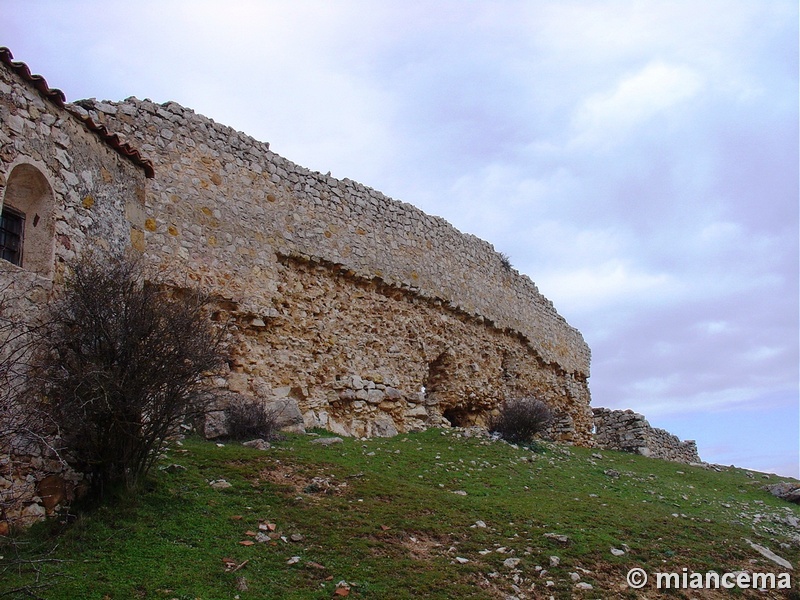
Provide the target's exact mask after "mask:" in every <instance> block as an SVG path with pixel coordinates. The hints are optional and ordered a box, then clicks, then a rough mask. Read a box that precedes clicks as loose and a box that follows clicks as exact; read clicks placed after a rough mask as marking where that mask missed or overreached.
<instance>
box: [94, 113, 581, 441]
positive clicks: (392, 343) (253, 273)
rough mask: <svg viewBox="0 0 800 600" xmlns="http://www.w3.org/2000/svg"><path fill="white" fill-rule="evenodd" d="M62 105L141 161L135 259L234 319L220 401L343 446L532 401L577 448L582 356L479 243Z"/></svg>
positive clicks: (254, 150) (241, 157) (221, 143)
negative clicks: (151, 175)
mask: <svg viewBox="0 0 800 600" xmlns="http://www.w3.org/2000/svg"><path fill="white" fill-rule="evenodd" d="M79 104H80V109H81V110H83V111H86V112H85V114H86V115H88V116H90V117H91V118H92V119H93V120H95V121H96V122H98V123H103V124H106V125H107V126H108V128H109V129H111V130H113V131H116V132H119V133H120V134H122V135H124V136H125V137H126V139H127V140H128V141H129V142H131V143H132V144H134V145H136V146H137V147H139V148H141V149H142V151H143V152H144V153H145V154H146V155H147V156H148V158H150V159H152V160H153V162H154V165H155V170H156V174H157V175H156V177H155V179H154V180H153V181H152V182H151V183H150V185H148V190H147V198H146V201H145V211H146V215H145V228H144V229H145V254H146V256H147V257H148V259H149V262H150V263H151V264H153V265H154V267H155V268H157V269H161V270H162V272H163V273H164V275H162V276H166V277H170V276H172V277H175V275H177V276H178V278H179V279H180V278H189V279H190V280H192V281H193V282H194V283H195V284H197V285H199V286H201V287H203V288H204V289H205V290H206V291H208V292H210V293H211V294H212V295H214V296H215V297H218V298H220V299H221V310H224V312H226V313H227V314H226V318H233V319H234V320H235V321H236V323H237V325H238V335H239V339H240V342H239V344H238V349H237V352H236V356H235V358H234V360H233V361H232V362H231V373H230V374H229V375H228V377H227V385H228V387H229V388H230V389H231V390H233V391H235V392H237V393H240V394H244V395H247V396H252V397H257V398H261V399H263V400H264V401H265V402H274V401H276V400H277V399H280V398H290V400H291V401H292V402H293V405H296V406H297V407H298V409H299V411H300V412H301V413H302V415H303V418H304V422H305V425H306V426H323V427H328V428H330V429H332V430H334V431H336V432H338V433H341V434H348V435H391V434H394V433H396V432H401V431H407V430H410V429H415V428H420V427H424V426H426V425H430V424H437V425H438V424H441V423H444V422H446V421H442V417H443V416H444V417H447V418H449V422H453V421H455V422H458V423H459V424H471V423H482V422H483V421H484V419H485V418H486V416H487V415H488V413H489V412H491V411H492V410H495V409H496V407H497V406H498V404H499V403H500V402H502V400H503V399H504V398H506V397H509V396H519V395H538V396H539V397H541V398H542V399H543V400H545V401H547V402H548V403H550V404H551V405H552V407H553V408H554V409H555V410H556V411H557V412H559V413H563V415H565V418H563V419H562V422H568V423H569V424H570V425H569V426H567V427H562V428H561V430H560V433H559V436H560V437H561V438H563V439H566V440H568V441H572V442H577V443H588V442H589V441H590V436H591V414H590V412H589V391H588V386H587V378H588V375H589V359H590V354H589V349H588V347H587V346H586V344H585V342H584V341H583V338H582V337H581V335H580V333H579V332H578V331H577V330H575V329H574V328H572V327H570V326H569V325H568V324H567V323H566V321H564V319H563V318H562V317H561V316H559V315H558V313H557V312H556V311H555V309H554V308H553V306H552V304H551V303H550V302H549V301H548V300H547V299H546V298H544V297H543V296H542V295H541V294H540V293H539V291H538V290H537V289H536V286H535V285H534V284H533V282H532V281H531V280H530V279H529V278H528V277H526V276H524V275H521V274H519V273H518V272H516V271H514V270H513V269H510V268H508V267H507V266H505V265H504V264H503V261H502V257H501V256H500V255H499V254H498V253H497V252H496V251H495V250H494V248H493V247H492V246H491V245H490V244H488V243H486V242H484V241H482V240H479V239H478V238H476V237H474V236H470V235H464V234H462V233H460V232H459V231H457V230H456V229H455V228H453V227H452V226H450V225H449V224H448V223H446V222H445V221H444V220H442V219H440V218H437V217H431V216H429V215H426V214H425V213H423V212H422V211H420V210H418V209H416V208H414V207H413V206H410V205H408V204H405V203H401V202H397V201H394V200H391V199H389V198H386V197H385V196H383V195H382V194H380V193H379V192H376V191H374V190H371V189H369V188H367V187H365V186H363V185H360V184H358V183H356V182H353V181H350V180H347V179H345V180H341V181H340V180H337V179H334V178H332V177H329V176H326V175H322V174H320V173H315V172H310V171H308V170H306V169H304V168H302V167H299V166H297V165H295V164H293V163H291V162H289V161H287V160H285V159H283V158H281V157H280V156H278V155H276V154H274V153H273V152H271V151H270V150H269V146H268V145H267V144H264V143H261V142H258V141H256V140H253V139H252V138H249V137H247V136H245V135H243V134H241V133H238V132H236V131H234V130H232V129H230V128H229V127H225V126H223V125H219V124H217V123H215V122H214V121H212V120H210V119H207V118H206V117H203V116H200V115H197V114H195V113H194V112H193V111H191V110H189V109H186V108H184V107H182V106H180V105H178V104H175V103H167V104H166V105H156V104H153V103H152V102H149V101H147V100H144V101H141V100H137V99H134V98H131V99H128V100H126V101H124V102H120V103H111V102H102V103H99V102H96V101H82V102H80V103H79ZM220 318H222V317H220ZM361 386H363V387H361ZM387 389H388V390H389V395H390V396H391V397H387V394H386V391H387ZM423 389H424V391H422V390H423Z"/></svg>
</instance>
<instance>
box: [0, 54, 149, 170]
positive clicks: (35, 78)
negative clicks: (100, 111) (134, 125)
mask: <svg viewBox="0 0 800 600" xmlns="http://www.w3.org/2000/svg"><path fill="white" fill-rule="evenodd" d="M13 59H14V55H13V54H11V50H9V49H8V48H6V47H4V46H3V47H0V62H3V63H5V64H7V65H8V66H9V67H10V68H11V70H12V71H14V72H15V73H16V74H17V75H18V76H19V77H20V78H21V79H23V80H25V81H28V82H29V83H31V84H32V85H33V87H35V88H36V90H37V91H38V92H39V93H40V94H41V95H42V97H43V98H44V99H45V100H49V101H50V102H52V103H53V104H55V105H56V106H57V107H59V108H64V109H66V110H69V107H68V106H67V105H66V103H67V97H66V96H65V95H64V92H62V91H61V90H59V89H56V88H51V87H50V86H49V85H47V81H46V80H45V78H44V77H42V76H41V75H33V74H31V70H30V69H29V68H28V65H26V64H25V63H24V62H19V61H15V60H13ZM70 112H71V113H72V114H73V115H74V116H76V117H77V118H78V119H80V120H81V121H83V124H84V125H85V126H86V128H87V129H89V131H92V132H94V133H95V134H96V135H97V136H98V137H99V138H100V139H102V140H103V141H104V142H105V143H106V144H108V145H109V146H111V148H112V149H114V150H115V151H116V152H118V153H119V154H121V155H122V156H124V157H125V158H127V159H129V160H130V161H132V162H133V163H135V164H137V165H139V166H140V167H142V169H144V173H145V176H146V177H148V178H152V177H154V176H155V169H154V168H153V163H152V162H150V161H149V160H147V159H146V158H144V157H143V156H142V155H141V153H140V152H139V151H138V150H137V149H136V148H134V147H133V146H131V145H130V144H128V143H127V142H123V141H122V140H121V139H120V137H119V135H117V134H116V133H113V132H111V131H109V130H108V129H107V128H106V126H105V125H98V124H97V123H95V122H94V121H93V120H92V118H91V117H88V116H85V115H81V114H79V113H78V112H76V111H72V110H70Z"/></svg>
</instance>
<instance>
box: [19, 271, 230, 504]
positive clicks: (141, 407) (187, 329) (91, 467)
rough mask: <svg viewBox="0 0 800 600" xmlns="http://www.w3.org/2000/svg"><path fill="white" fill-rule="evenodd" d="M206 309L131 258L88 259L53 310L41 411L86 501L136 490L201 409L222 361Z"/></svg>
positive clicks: (42, 362)
mask: <svg viewBox="0 0 800 600" xmlns="http://www.w3.org/2000/svg"><path fill="white" fill-rule="evenodd" d="M206 304H207V299H206V298H204V297H203V296H201V295H199V294H197V293H194V292H192V291H184V292H183V293H181V294H178V295H176V294H175V292H174V291H169V290H167V289H163V288H159V287H156V286H153V285H149V284H147V283H146V282H145V280H144V275H143V269H142V265H141V263H140V262H139V261H138V260H136V259H132V258H129V257H122V256H98V255H91V256H88V257H86V258H84V259H83V260H82V261H81V262H79V263H78V264H77V265H75V266H74V269H73V270H72V273H71V275H70V276H68V277H67V280H66V282H65V288H64V291H63V293H62V294H61V295H60V296H59V297H58V298H57V299H56V301H55V302H54V303H52V305H51V306H50V307H49V310H48V311H47V315H46V318H45V325H44V333H45V335H43V336H41V337H40V343H39V345H38V348H37V354H36V359H35V363H36V369H35V374H36V381H35V383H36V385H37V387H38V388H39V389H40V390H41V391H42V392H43V394H41V395H40V398H41V401H40V402H39V407H40V408H41V409H42V411H43V412H44V413H45V414H47V416H48V417H49V419H50V422H51V423H52V424H53V426H54V427H55V428H56V429H57V432H58V434H59V435H60V438H61V440H62V441H63V443H64V449H65V450H66V454H65V455H66V456H67V460H68V462H69V463H70V465H71V466H73V468H75V469H76V470H78V471H80V472H83V473H85V474H87V475H88V476H89V481H90V485H91V490H90V494H91V496H92V497H95V498H99V497H102V496H104V495H105V494H106V492H107V491H110V490H112V489H114V488H118V487H120V486H125V487H126V488H127V489H128V490H130V489H133V488H134V487H135V486H136V484H137V482H138V481H139V479H140V478H141V477H142V476H143V475H145V474H146V473H147V472H148V471H149V470H150V468H151V467H152V466H153V463H154V462H155V461H156V459H157V458H158V456H159V453H160V452H161V450H162V447H163V445H164V444H165V441H166V440H167V438H168V437H169V436H171V435H173V434H174V433H175V432H176V430H177V428H178V426H179V425H180V423H181V422H183V421H184V420H185V419H186V418H188V417H191V416H192V415H194V414H196V413H198V412H202V411H203V410H204V409H205V404H206V402H207V400H208V398H209V390H208V386H207V385H206V382H207V380H208V377H207V375H208V374H210V373H212V372H214V371H215V370H217V369H218V368H219V367H220V366H221V364H222V362H223V354H222V351H221V340H222V336H221V334H220V333H219V332H215V330H214V329H213V328H212V326H211V323H210V321H209V319H208V318H207V315H206V310H205V309H206Z"/></svg>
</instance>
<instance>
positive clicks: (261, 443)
mask: <svg viewBox="0 0 800 600" xmlns="http://www.w3.org/2000/svg"><path fill="white" fill-rule="evenodd" d="M242 446H247V447H248V448H255V449H256V450H269V449H270V448H271V447H272V446H271V445H270V443H269V442H267V441H266V440H262V439H261V438H259V439H257V440H250V441H249V442H244V443H243V444H242Z"/></svg>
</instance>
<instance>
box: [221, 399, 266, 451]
mask: <svg viewBox="0 0 800 600" xmlns="http://www.w3.org/2000/svg"><path fill="white" fill-rule="evenodd" d="M225 419H226V424H227V428H228V435H227V438H228V439H231V440H236V441H246V440H252V439H255V438H261V439H263V440H270V439H274V438H275V437H276V436H277V433H278V429H279V427H278V415H277V414H276V413H275V411H272V410H269V409H268V408H266V407H265V406H264V405H263V404H262V403H261V402H259V401H257V400H249V399H246V398H237V399H236V400H233V401H232V402H231V403H230V404H228V406H227V407H226V408H225Z"/></svg>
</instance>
